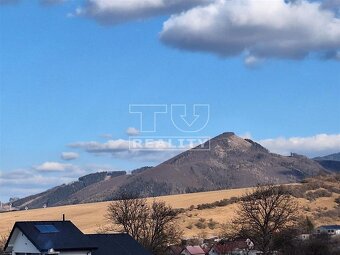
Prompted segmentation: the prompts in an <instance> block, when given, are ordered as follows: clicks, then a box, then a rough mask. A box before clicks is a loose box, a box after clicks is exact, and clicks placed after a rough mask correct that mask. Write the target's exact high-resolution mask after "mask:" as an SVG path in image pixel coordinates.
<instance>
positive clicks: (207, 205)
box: [197, 197, 239, 210]
mask: <svg viewBox="0 0 340 255" xmlns="http://www.w3.org/2000/svg"><path fill="white" fill-rule="evenodd" d="M238 201H239V198H237V197H231V198H229V199H227V198H225V199H222V200H219V201H215V202H213V203H205V204H200V205H197V209H198V210H204V209H212V208H215V207H222V206H227V205H230V204H234V203H237V202H238Z"/></svg>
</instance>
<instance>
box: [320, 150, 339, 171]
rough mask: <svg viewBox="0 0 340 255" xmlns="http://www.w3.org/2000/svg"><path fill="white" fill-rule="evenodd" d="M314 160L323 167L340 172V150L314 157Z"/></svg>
mask: <svg viewBox="0 0 340 255" xmlns="http://www.w3.org/2000/svg"><path fill="white" fill-rule="evenodd" d="M314 160H316V161H317V162H318V163H319V164H320V165H322V166H323V167H324V168H326V169H328V170H330V171H333V172H338V173H340V152H338V153H334V154H331V155H327V156H324V157H316V158H314Z"/></svg>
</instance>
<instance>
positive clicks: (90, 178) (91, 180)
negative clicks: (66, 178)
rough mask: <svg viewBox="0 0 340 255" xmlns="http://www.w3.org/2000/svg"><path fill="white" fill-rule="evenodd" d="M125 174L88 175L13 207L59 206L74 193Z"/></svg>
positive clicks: (19, 201)
mask: <svg viewBox="0 0 340 255" xmlns="http://www.w3.org/2000/svg"><path fill="white" fill-rule="evenodd" d="M125 174H126V172H125V171H116V172H98V173H93V174H88V175H85V176H83V177H80V178H78V181H75V182H72V183H70V184H63V185H60V186H57V187H54V188H52V189H49V190H47V191H45V192H42V193H39V194H36V195H32V196H28V197H25V198H23V199H19V200H17V201H15V202H13V206H14V207H19V208H23V207H26V206H27V207H29V208H39V207H40V208H41V207H43V205H46V206H58V205H61V204H64V201H67V200H68V199H69V197H70V196H72V195H73V194H74V193H76V192H79V191H81V190H83V189H84V188H86V187H88V186H91V185H92V184H95V183H98V182H101V181H104V180H108V179H110V178H115V177H118V176H121V175H125Z"/></svg>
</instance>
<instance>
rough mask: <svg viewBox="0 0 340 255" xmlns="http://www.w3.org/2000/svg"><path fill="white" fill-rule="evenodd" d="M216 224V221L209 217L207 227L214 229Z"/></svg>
mask: <svg viewBox="0 0 340 255" xmlns="http://www.w3.org/2000/svg"><path fill="white" fill-rule="evenodd" d="M217 224H218V222H216V221H214V220H213V219H210V220H209V222H208V227H209V228H210V229H215V228H216V225H217Z"/></svg>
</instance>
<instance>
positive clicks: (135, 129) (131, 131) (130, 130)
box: [126, 127, 140, 136]
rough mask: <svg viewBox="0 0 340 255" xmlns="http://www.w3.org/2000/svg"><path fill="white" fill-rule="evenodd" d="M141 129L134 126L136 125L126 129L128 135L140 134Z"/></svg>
mask: <svg viewBox="0 0 340 255" xmlns="http://www.w3.org/2000/svg"><path fill="white" fill-rule="evenodd" d="M139 133H140V131H139V130H138V129H137V128H134V127H129V128H127V129H126V134H127V135H131V136H133V135H139Z"/></svg>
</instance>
